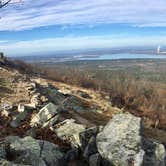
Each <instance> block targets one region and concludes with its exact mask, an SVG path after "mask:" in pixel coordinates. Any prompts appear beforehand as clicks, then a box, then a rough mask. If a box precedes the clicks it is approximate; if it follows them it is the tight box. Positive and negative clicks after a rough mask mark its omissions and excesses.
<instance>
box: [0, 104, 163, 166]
mask: <svg viewBox="0 0 166 166" xmlns="http://www.w3.org/2000/svg"><path fill="white" fill-rule="evenodd" d="M58 114H59V112H58V107H57V106H56V105H54V104H53V103H49V104H47V105H46V106H45V107H43V108H42V109H41V110H40V111H39V112H38V113H37V114H36V115H35V116H34V117H33V118H32V120H31V125H32V126H33V127H34V126H35V125H40V126H41V127H43V126H49V127H50V128H51V130H53V131H54V132H55V134H56V135H57V137H59V139H61V140H63V141H66V142H68V143H70V144H71V149H70V150H68V151H67V152H66V153H64V152H63V150H62V149H61V148H60V147H59V146H58V145H55V144H53V143H50V142H47V141H44V140H36V139H34V138H32V137H30V136H27V137H24V138H19V137H17V136H9V137H7V138H6V139H5V140H4V141H3V142H1V144H0V163H1V165H9V166H10V165H11V166H14V165H32V166H56V165H57V166H60V165H67V163H68V162H70V161H73V160H76V159H77V158H78V157H79V156H80V155H81V156H82V157H83V158H84V159H85V160H86V161H87V163H88V164H89V165H90V166H100V165H106V166H107V165H108V166H109V165H110V166H111V165H115V166H116V165H118V166H132V165H133V166H142V165H144V166H147V165H149V166H165V164H166V151H165V148H164V145H162V144H160V143H157V142H156V141H154V140H148V139H146V138H144V137H143V131H142V130H143V127H142V124H141V119H140V118H137V117H134V116H133V115H131V114H119V115H116V116H115V117H114V118H113V119H112V120H110V122H109V123H108V124H107V125H106V126H105V127H104V128H103V127H92V128H88V129H87V128H86V126H84V125H82V124H77V123H76V122H75V120H74V119H66V120H64V121H62V122H58Z"/></svg>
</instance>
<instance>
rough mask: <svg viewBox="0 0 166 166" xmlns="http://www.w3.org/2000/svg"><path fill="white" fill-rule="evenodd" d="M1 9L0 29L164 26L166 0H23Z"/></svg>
mask: <svg viewBox="0 0 166 166" xmlns="http://www.w3.org/2000/svg"><path fill="white" fill-rule="evenodd" d="M24 1H25V2H24V5H23V6H17V5H15V6H12V5H11V6H8V7H6V8H4V9H3V10H2V11H1V14H0V15H1V17H2V19H1V20H0V30H1V31H2V30H24V29H31V28H35V27H41V26H48V25H64V26H65V25H66V24H89V25H94V24H98V23H128V24H131V25H132V26H164V27H165V26H166V19H165V18H166V1H165V0H47V1H44V0H36V1H34V0H24Z"/></svg>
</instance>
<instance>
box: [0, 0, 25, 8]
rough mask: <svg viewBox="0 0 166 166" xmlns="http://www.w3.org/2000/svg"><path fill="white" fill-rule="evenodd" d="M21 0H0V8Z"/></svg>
mask: <svg viewBox="0 0 166 166" xmlns="http://www.w3.org/2000/svg"><path fill="white" fill-rule="evenodd" d="M21 2H22V0H16V1H13V0H0V9H1V8H3V7H5V6H7V5H8V4H13V3H21Z"/></svg>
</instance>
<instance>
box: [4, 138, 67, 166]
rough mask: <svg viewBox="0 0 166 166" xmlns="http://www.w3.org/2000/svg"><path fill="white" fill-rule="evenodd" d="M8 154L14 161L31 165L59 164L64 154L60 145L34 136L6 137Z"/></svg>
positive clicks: (53, 165) (47, 165)
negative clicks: (36, 138)
mask: <svg viewBox="0 0 166 166" xmlns="http://www.w3.org/2000/svg"><path fill="white" fill-rule="evenodd" d="M5 144H7V145H8V149H7V153H8V156H9V155H10V156H12V162H13V163H18V164H25V165H31V166H55V165H57V166H58V163H59V162H60V161H61V159H62V158H63V156H64V153H63V152H62V151H61V150H60V148H59V146H57V145H55V144H53V143H50V142H47V141H43V140H35V139H33V138H32V137H29V136H28V137H24V138H19V137H17V136H10V137H7V138H6V142H5Z"/></svg>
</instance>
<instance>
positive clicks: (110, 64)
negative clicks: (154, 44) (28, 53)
mask: <svg viewBox="0 0 166 166" xmlns="http://www.w3.org/2000/svg"><path fill="white" fill-rule="evenodd" d="M42 66H44V67H47V68H50V69H57V70H58V69H59V68H62V67H64V68H66V67H67V68H70V69H73V68H75V69H81V70H85V71H88V72H90V74H92V75H93V76H94V77H95V76H96V77H97V75H96V74H97V73H98V72H99V71H100V72H102V73H103V74H104V75H105V76H107V77H110V78H111V77H112V76H114V75H115V74H117V73H119V72H121V73H128V74H131V75H132V76H133V77H134V78H136V79H138V80H139V79H146V80H148V81H152V82H160V83H166V59H165V60H164V59H162V60H154V59H142V60H139V59H138V60H91V61H87V60H84V61H71V62H63V63H42Z"/></svg>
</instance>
